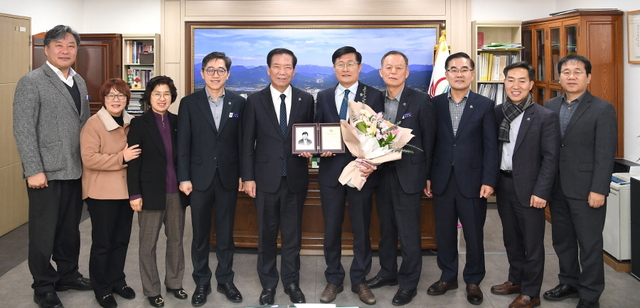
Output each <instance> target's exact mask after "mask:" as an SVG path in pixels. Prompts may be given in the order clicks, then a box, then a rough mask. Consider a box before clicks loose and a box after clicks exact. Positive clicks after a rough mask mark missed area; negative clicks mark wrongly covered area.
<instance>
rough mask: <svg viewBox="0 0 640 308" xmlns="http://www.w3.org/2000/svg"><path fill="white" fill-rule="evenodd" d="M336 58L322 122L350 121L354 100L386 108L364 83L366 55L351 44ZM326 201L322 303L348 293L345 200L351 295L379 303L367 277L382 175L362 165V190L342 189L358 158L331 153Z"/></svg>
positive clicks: (322, 95)
mask: <svg viewBox="0 0 640 308" xmlns="http://www.w3.org/2000/svg"><path fill="white" fill-rule="evenodd" d="M331 60H332V61H333V68H334V70H335V73H336V77H337V79H338V82H339V83H338V84H337V85H336V86H333V87H331V88H328V89H324V90H322V91H320V92H319V93H318V97H317V104H316V118H315V121H316V122H317V123H337V122H340V120H348V119H349V116H350V114H349V105H348V103H349V101H350V100H353V101H357V102H361V103H364V104H367V105H369V106H370V107H371V108H372V109H373V110H374V111H375V112H380V111H382V109H383V108H384V107H383V106H384V98H383V96H382V92H380V91H378V90H376V89H374V88H373V87H371V86H368V85H365V84H363V83H361V82H359V81H358V78H359V77H360V70H361V69H362V64H361V62H362V55H361V54H360V53H359V52H358V51H357V50H356V49H355V48H353V47H351V46H344V47H341V48H338V50H336V51H335V52H334V53H333V55H332V57H331ZM320 156H321V157H322V158H321V160H320V170H319V171H318V182H319V183H320V197H321V200H322V212H323V216H324V230H325V231H324V256H325V261H326V263H327V269H326V270H325V277H326V279H327V286H326V288H325V290H324V291H323V292H322V295H321V296H320V301H321V302H323V303H329V302H332V301H333V300H335V298H336V295H337V293H340V292H342V291H343V289H344V287H343V285H342V283H343V281H344V277H345V271H344V268H343V267H342V264H341V263H340V258H341V250H342V222H343V220H344V212H345V201H347V202H348V203H349V216H350V218H351V226H352V229H353V235H354V240H353V262H352V263H351V269H350V273H349V276H350V279H351V286H352V287H351V291H353V292H354V293H357V294H358V296H359V297H360V300H361V301H362V302H364V303H365V304H368V305H373V304H375V302H376V299H375V296H374V295H373V293H372V292H371V290H370V289H369V287H368V286H367V284H366V276H367V274H368V273H369V270H370V269H371V242H370V237H369V226H370V224H371V205H372V195H373V191H374V188H375V186H376V185H377V184H378V181H379V179H378V176H377V175H376V174H375V173H372V172H373V167H372V166H369V165H367V164H366V163H362V164H361V168H362V169H363V170H362V173H363V177H365V178H366V179H367V180H366V183H365V185H364V186H363V187H362V189H361V190H358V189H356V188H351V187H348V186H346V185H342V184H341V183H340V182H339V181H338V178H339V177H340V174H341V172H342V170H343V169H344V167H345V166H347V164H348V163H349V162H351V161H353V160H354V159H355V158H354V157H353V156H352V155H351V153H350V152H349V151H348V150H347V152H346V153H342V154H334V153H331V152H325V153H322V154H321V155H320Z"/></svg>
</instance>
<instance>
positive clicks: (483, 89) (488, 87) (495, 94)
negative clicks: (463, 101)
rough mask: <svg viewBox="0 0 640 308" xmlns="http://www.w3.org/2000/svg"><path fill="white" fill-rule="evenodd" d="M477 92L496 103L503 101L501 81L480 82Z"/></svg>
mask: <svg viewBox="0 0 640 308" xmlns="http://www.w3.org/2000/svg"><path fill="white" fill-rule="evenodd" d="M478 94H480V95H482V96H485V97H487V98H489V99H491V100H492V101H494V102H495V103H496V105H499V104H502V103H503V102H504V97H505V95H504V84H502V83H482V84H479V85H478Z"/></svg>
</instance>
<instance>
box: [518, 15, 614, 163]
mask: <svg viewBox="0 0 640 308" xmlns="http://www.w3.org/2000/svg"><path fill="white" fill-rule="evenodd" d="M622 17H623V12H622V11H578V12H573V13H569V14H564V15H559V16H553V17H547V18H542V19H535V20H529V21H525V22H523V23H522V43H523V46H524V48H525V49H524V56H523V59H524V60H525V61H527V62H529V63H531V65H532V66H533V67H534V68H535V69H536V78H535V86H534V88H533V95H534V99H535V101H536V102H537V103H540V104H542V103H544V102H546V101H548V100H549V99H551V98H553V97H556V96H559V95H561V94H562V87H561V86H560V83H559V72H558V69H557V65H558V61H559V60H560V59H562V58H563V57H564V56H566V55H569V54H579V55H582V56H584V57H586V58H587V59H589V61H590V62H591V65H592V70H591V83H590V84H589V87H588V90H589V92H591V94H593V95H595V96H597V97H599V98H602V99H604V100H606V101H608V102H610V103H611V104H613V106H614V107H615V109H616V113H617V116H618V150H617V157H623V155H624V153H623V149H624V139H623V137H624V114H623V99H624V92H623V61H624V59H623V49H622V42H623V31H622Z"/></svg>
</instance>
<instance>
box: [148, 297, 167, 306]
mask: <svg viewBox="0 0 640 308" xmlns="http://www.w3.org/2000/svg"><path fill="white" fill-rule="evenodd" d="M147 299H148V300H149V304H151V306H153V307H164V298H162V295H156V296H149V297H147Z"/></svg>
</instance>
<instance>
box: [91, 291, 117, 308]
mask: <svg viewBox="0 0 640 308" xmlns="http://www.w3.org/2000/svg"><path fill="white" fill-rule="evenodd" d="M96 299H97V300H98V304H100V307H102V308H115V307H118V303H116V299H115V298H113V294H111V293H109V294H107V295H105V296H96Z"/></svg>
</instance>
